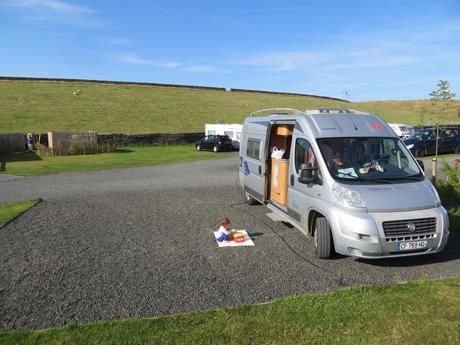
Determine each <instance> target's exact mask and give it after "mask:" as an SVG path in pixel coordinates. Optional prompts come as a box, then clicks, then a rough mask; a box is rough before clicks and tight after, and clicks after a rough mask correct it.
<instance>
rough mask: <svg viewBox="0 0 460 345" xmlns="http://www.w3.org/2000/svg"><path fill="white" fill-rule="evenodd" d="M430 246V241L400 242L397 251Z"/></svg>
mask: <svg viewBox="0 0 460 345" xmlns="http://www.w3.org/2000/svg"><path fill="white" fill-rule="evenodd" d="M427 246H428V241H413V242H398V244H397V246H396V249H397V250H414V249H423V248H426V247H427Z"/></svg>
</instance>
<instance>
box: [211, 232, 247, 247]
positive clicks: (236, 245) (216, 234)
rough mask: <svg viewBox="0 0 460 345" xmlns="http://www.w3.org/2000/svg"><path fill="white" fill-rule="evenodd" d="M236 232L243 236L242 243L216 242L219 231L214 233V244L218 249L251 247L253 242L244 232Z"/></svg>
mask: <svg viewBox="0 0 460 345" xmlns="http://www.w3.org/2000/svg"><path fill="white" fill-rule="evenodd" d="M236 232H238V233H242V234H244V242H234V241H222V242H219V241H217V238H218V237H219V231H215V232H214V237H215V238H216V243H217V245H218V246H219V247H242V246H243V247H245V246H253V245H254V242H252V240H251V237H249V235H248V233H247V231H246V230H237V231H236Z"/></svg>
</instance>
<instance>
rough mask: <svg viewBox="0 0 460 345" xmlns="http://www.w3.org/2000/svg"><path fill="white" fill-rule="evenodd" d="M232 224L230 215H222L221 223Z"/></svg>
mask: <svg viewBox="0 0 460 345" xmlns="http://www.w3.org/2000/svg"><path fill="white" fill-rule="evenodd" d="M229 224H230V219H229V218H228V217H222V218H221V220H220V225H222V226H224V225H229Z"/></svg>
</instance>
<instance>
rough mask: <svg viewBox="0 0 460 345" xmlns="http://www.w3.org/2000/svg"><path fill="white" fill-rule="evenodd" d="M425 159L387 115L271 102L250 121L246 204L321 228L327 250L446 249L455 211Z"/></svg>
mask: <svg viewBox="0 0 460 345" xmlns="http://www.w3.org/2000/svg"><path fill="white" fill-rule="evenodd" d="M264 112H265V113H268V114H269V115H268V116H258V115H262V114H263V113H264ZM422 167H423V163H422V162H421V161H416V160H415V158H414V157H413V156H412V154H411V153H410V152H409V151H408V149H407V148H406V146H405V145H404V143H403V142H402V141H401V139H400V138H398V136H397V135H396V134H395V133H394V132H393V130H392V129H391V128H390V127H389V126H388V125H387V124H386V123H385V122H384V121H383V120H382V119H380V118H378V117H377V116H374V115H370V114H366V113H360V112H357V111H354V110H348V109H330V108H328V109H315V110H307V111H299V110H295V109H267V110H263V111H258V112H255V113H253V114H252V115H251V116H250V117H248V118H246V120H245V121H244V125H243V133H242V136H241V145H240V164H239V184H240V187H241V188H242V189H243V192H244V196H245V200H246V202H247V203H249V204H253V203H256V202H260V203H262V204H264V205H266V206H267V207H268V208H269V209H270V210H271V211H272V213H270V214H268V215H269V217H270V218H271V219H273V220H275V221H284V222H288V223H290V224H292V225H293V226H294V227H296V228H298V229H299V230H300V231H301V232H303V233H305V234H310V235H312V236H313V238H314V243H315V247H316V255H317V257H319V258H328V257H330V256H331V254H332V253H333V252H334V251H335V252H337V253H339V254H343V255H349V256H355V257H362V258H370V259H375V258H388V257H401V256H411V255H421V254H429V253H436V252H439V251H441V250H442V249H443V248H444V246H445V245H446V243H447V239H448V237H449V230H448V229H449V219H448V217H447V212H446V210H445V209H444V208H443V207H442V206H441V201H440V199H439V196H438V193H437V192H436V189H435V188H434V187H433V185H432V184H431V182H430V181H429V180H428V179H426V178H425V174H424V172H423V168H422Z"/></svg>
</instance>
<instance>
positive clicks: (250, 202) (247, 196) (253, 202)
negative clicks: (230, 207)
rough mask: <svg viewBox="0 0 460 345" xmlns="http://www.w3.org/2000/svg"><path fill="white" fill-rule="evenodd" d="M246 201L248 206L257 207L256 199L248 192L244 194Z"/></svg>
mask: <svg viewBox="0 0 460 345" xmlns="http://www.w3.org/2000/svg"><path fill="white" fill-rule="evenodd" d="M244 201H246V204H248V205H256V204H257V200H256V199H254V198H253V197H252V196H251V195H250V194H249V193H248V192H244Z"/></svg>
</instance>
